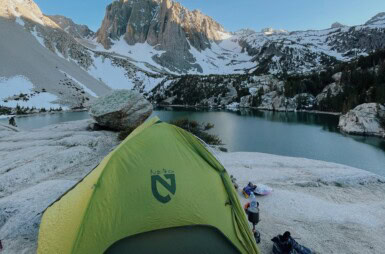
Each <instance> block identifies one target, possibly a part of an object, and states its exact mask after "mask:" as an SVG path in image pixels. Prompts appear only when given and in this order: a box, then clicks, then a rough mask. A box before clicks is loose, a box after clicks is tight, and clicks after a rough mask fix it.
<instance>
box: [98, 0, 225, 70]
mask: <svg viewBox="0 0 385 254" xmlns="http://www.w3.org/2000/svg"><path fill="white" fill-rule="evenodd" d="M224 33H225V30H224V29H223V27H222V26H221V25H220V24H218V23H217V22H215V21H214V20H213V19H212V18H210V17H208V16H206V15H204V14H202V13H201V12H200V11H197V10H194V11H189V10H188V9H186V8H184V7H183V6H182V5H181V4H179V3H177V2H173V1H171V0H125V1H122V0H121V1H117V2H114V3H112V4H110V5H109V6H108V7H107V10H106V15H105V18H104V20H103V23H102V26H101V28H100V29H99V31H98V32H97V34H96V36H97V41H98V42H100V43H101V44H103V46H104V47H105V48H106V49H108V48H110V47H111V45H113V43H114V41H116V40H119V39H120V38H121V37H122V36H123V38H124V40H125V41H126V42H127V43H128V44H129V45H135V44H136V43H145V42H147V43H148V44H149V45H151V46H153V47H155V48H156V49H157V50H162V51H165V52H164V53H163V54H162V55H161V56H156V57H154V60H155V61H156V62H157V63H159V64H160V65H162V66H165V67H167V68H168V69H170V70H172V71H177V72H178V71H180V72H186V71H187V70H189V69H191V68H193V67H195V68H197V69H198V70H200V71H201V67H200V66H199V65H196V64H195V63H194V62H195V59H194V57H193V55H192V54H191V53H190V51H189V50H190V48H191V47H194V48H195V49H197V50H198V51H202V50H205V49H207V48H211V42H212V41H219V40H221V39H222V37H223V34H224Z"/></svg>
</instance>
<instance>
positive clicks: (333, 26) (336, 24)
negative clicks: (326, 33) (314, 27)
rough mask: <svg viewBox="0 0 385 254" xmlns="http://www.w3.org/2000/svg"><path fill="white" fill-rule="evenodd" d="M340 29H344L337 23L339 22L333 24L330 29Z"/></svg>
mask: <svg viewBox="0 0 385 254" xmlns="http://www.w3.org/2000/svg"><path fill="white" fill-rule="evenodd" d="M341 27H344V25H343V24H341V23H339V22H334V23H333V24H332V25H331V27H330V28H341Z"/></svg>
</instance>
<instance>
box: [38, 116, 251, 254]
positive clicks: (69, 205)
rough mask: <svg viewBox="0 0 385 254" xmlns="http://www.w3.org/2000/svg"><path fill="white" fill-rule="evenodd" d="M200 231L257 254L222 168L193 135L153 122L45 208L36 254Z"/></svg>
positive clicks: (103, 248)
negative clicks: (158, 234) (174, 231)
mask: <svg viewBox="0 0 385 254" xmlns="http://www.w3.org/2000/svg"><path fill="white" fill-rule="evenodd" d="M198 225H201V226H204V225H206V226H210V227H213V228H215V229H217V230H218V231H219V232H220V233H221V234H223V236H225V238H227V239H228V240H229V242H231V244H232V245H233V246H234V247H235V248H236V249H238V251H239V252H240V253H259V251H258V248H257V246H256V243H255V240H254V237H253V235H252V233H251V231H250V228H249V224H248V222H247V219H246V216H245V213H244V211H243V209H242V207H241V204H240V202H239V200H238V196H237V193H236V191H235V189H234V187H233V185H232V183H231V179H230V177H229V175H228V174H227V172H226V170H225V168H224V167H223V165H222V164H221V163H220V162H219V161H218V160H217V159H216V158H215V157H214V156H213V155H212V154H211V153H210V152H209V151H208V150H207V149H206V147H205V146H204V145H203V144H202V143H201V142H200V141H199V140H198V139H197V138H196V137H194V136H193V135H192V134H191V133H188V132H186V131H184V130H182V129H180V128H178V127H176V126H173V125H170V124H167V123H163V122H160V121H159V119H158V118H153V119H151V120H149V121H147V122H145V123H144V124H142V125H141V126H139V127H138V128H137V129H135V130H134V131H133V132H132V133H131V134H130V135H129V136H128V137H127V138H126V139H125V140H124V141H123V142H122V143H121V144H120V145H119V146H118V147H117V148H116V149H115V150H114V151H112V152H111V153H110V154H109V155H108V156H107V157H105V158H104V159H103V161H102V162H101V163H100V164H99V166H97V167H96V168H95V169H94V170H93V171H92V172H91V173H90V174H88V175H87V176H86V177H85V178H84V179H83V180H82V181H81V182H79V183H78V184H77V185H76V186H75V187H74V188H73V189H71V190H70V191H69V192H67V193H66V194H65V195H63V196H62V197H61V198H60V199H59V200H58V201H56V202H55V203H53V204H52V205H51V206H50V207H49V208H47V210H46V211H45V212H44V214H43V217H42V221H41V225H40V231H39V240H38V250H37V252H38V253H41V254H43V253H44V254H45V253H103V252H105V251H106V250H107V249H108V248H110V247H111V246H113V245H114V244H115V243H117V242H118V241H119V240H122V239H125V238H127V237H130V236H136V235H140V234H144V233H146V232H152V231H157V230H164V229H171V228H180V227H187V226H198ZM170 239H171V237H170ZM196 244H197V245H199V242H197V243H196Z"/></svg>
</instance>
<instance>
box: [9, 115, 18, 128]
mask: <svg viewBox="0 0 385 254" xmlns="http://www.w3.org/2000/svg"><path fill="white" fill-rule="evenodd" d="M8 123H9V125H12V126H14V127H17V125H16V121H15V117H13V116H12V117H11V118H9V121H8Z"/></svg>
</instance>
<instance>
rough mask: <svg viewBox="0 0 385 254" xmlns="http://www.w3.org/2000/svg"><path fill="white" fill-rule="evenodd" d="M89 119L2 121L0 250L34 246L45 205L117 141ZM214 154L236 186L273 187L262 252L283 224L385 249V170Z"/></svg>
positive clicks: (340, 247)
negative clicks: (39, 123)
mask: <svg viewBox="0 0 385 254" xmlns="http://www.w3.org/2000/svg"><path fill="white" fill-rule="evenodd" d="M92 123H93V120H91V119H89V120H82V121H75V122H67V123H62V124H57V125H51V126H47V127H45V128H41V129H35V130H32V131H23V130H20V129H17V128H12V127H9V126H6V125H1V124H0V156H1V158H2V160H1V161H0V239H1V240H2V244H3V247H4V249H3V252H2V253H5V254H8V253H34V252H35V251H36V244H37V237H38V230H39V224H40V219H41V214H42V212H43V211H44V209H45V208H46V207H47V206H49V205H50V204H51V203H52V202H53V201H54V200H56V199H57V198H58V197H60V196H61V195H62V194H63V193H64V192H66V191H67V190H68V189H70V188H71V187H72V186H73V185H75V184H76V183H77V182H78V181H79V180H80V179H82V178H83V177H84V176H85V175H86V174H87V173H88V172H90V171H91V170H92V169H93V168H94V167H95V166H96V165H97V164H98V163H99V162H100V161H101V160H102V158H104V157H105V156H106V155H107V154H108V153H109V152H110V151H111V150H112V149H114V148H115V147H116V146H117V145H118V144H119V141H118V139H117V133H115V132H110V131H91V130H90V129H89V125H90V124H92ZM21 155H22V156H21ZM216 155H217V156H218V158H219V159H220V160H221V161H222V162H223V164H224V165H225V167H226V168H227V170H228V172H229V173H230V174H233V175H234V176H235V177H236V178H237V179H238V183H239V184H240V185H241V186H243V185H245V184H247V182H248V181H253V182H255V183H263V184H267V185H269V186H271V187H273V188H274V192H273V194H271V195H270V196H266V197H260V198H258V201H259V202H260V204H261V219H262V221H261V222H260V223H259V224H258V226H257V228H258V230H259V231H260V232H261V235H262V242H261V245H260V247H261V250H262V252H263V253H268V252H269V251H271V247H272V243H271V241H270V239H271V238H272V237H273V236H275V235H276V234H279V233H281V234H282V233H283V232H284V231H285V230H290V231H291V232H292V233H293V235H294V237H297V238H300V242H301V243H303V244H304V245H306V246H308V247H310V248H312V249H314V250H315V251H316V252H317V253H333V252H334V253H380V252H381V251H382V250H383V249H385V244H384V241H383V240H382V238H381V236H383V235H384V234H385V231H384V228H385V224H384V223H385V222H384V220H383V218H384V216H385V201H384V200H385V196H384V195H385V194H384V193H385V184H384V183H385V179H384V177H381V176H378V175H375V174H372V173H369V172H367V171H363V170H359V169H355V168H352V167H348V166H343V165H339V164H334V163H328V162H322V161H314V160H308V159H302V158H290V157H283V156H275V155H269V154H261V153H221V152H216ZM36 158H39V160H36ZM239 195H240V199H241V201H242V202H246V200H245V199H244V198H243V197H242V196H241V193H239Z"/></svg>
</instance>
